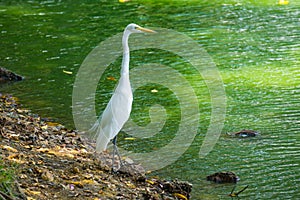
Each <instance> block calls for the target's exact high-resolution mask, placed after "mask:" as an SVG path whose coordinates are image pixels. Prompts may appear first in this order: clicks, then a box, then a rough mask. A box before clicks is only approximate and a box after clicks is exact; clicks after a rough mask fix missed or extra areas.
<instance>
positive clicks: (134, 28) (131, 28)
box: [125, 24, 156, 33]
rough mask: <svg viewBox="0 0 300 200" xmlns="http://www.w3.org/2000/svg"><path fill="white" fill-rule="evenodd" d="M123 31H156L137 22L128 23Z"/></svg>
mask: <svg viewBox="0 0 300 200" xmlns="http://www.w3.org/2000/svg"><path fill="white" fill-rule="evenodd" d="M125 31H129V32H130V33H156V32H155V31H153V30H151V29H147V28H143V27H141V26H139V25H137V24H128V26H127V27H126V29H125Z"/></svg>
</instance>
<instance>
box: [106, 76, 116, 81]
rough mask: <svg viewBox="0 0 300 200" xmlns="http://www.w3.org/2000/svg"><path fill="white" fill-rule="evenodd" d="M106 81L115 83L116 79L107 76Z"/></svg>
mask: <svg viewBox="0 0 300 200" xmlns="http://www.w3.org/2000/svg"><path fill="white" fill-rule="evenodd" d="M106 79H107V80H110V81H116V78H115V77H113V76H108V77H107V78H106Z"/></svg>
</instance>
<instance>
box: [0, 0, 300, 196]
mask: <svg viewBox="0 0 300 200" xmlns="http://www.w3.org/2000/svg"><path fill="white" fill-rule="evenodd" d="M224 2H225V1H224ZM226 2H227V1H226ZM251 2H253V1H251ZM275 2H276V3H273V1H260V2H258V3H249V2H248V1H246V0H244V1H241V3H240V4H229V3H220V1H204V2H201V3H199V1H174V2H173V3H172V5H169V3H165V2H164V1H143V2H138V3H137V2H134V1H132V2H129V3H124V4H123V3H122V4H120V3H118V1H116V2H112V1H89V2H88V3H87V2H85V1H82V3H80V2H77V3H76V4H74V3H72V2H64V1H42V2H41V1H25V2H23V3H20V2H19V1H9V2H2V3H0V16H1V17H0V30H1V32H0V34H1V47H2V48H1V50H0V52H1V53H0V65H1V66H2V67H7V68H8V69H10V70H13V71H15V72H17V73H18V74H21V75H23V76H25V78H26V79H25V81H23V82H21V83H16V84H13V85H5V86H1V88H0V90H1V92H9V93H13V94H14V95H15V96H17V97H19V98H20V100H21V103H22V104H23V105H24V106H25V107H28V108H30V109H32V110H33V111H34V112H37V113H40V114H41V115H43V116H52V117H54V118H57V119H58V120H59V121H62V122H63V123H65V124H67V125H68V126H69V127H73V122H72V113H71V98H72V97H71V95H72V86H73V82H74V80H75V74H76V73H77V71H78V69H79V67H80V65H81V63H82V61H83V60H84V58H85V57H86V55H88V53H89V52H90V51H91V50H92V49H93V48H94V47H95V46H97V45H98V44H99V42H101V41H103V40H105V39H106V38H108V37H110V36H112V35H114V34H116V33H119V32H122V30H123V28H124V27H125V26H126V25H127V24H129V23H131V22H135V23H138V24H141V25H145V26H146V27H148V26H149V27H150V26H151V27H163V28H168V29H174V30H176V31H179V32H182V33H184V34H186V35H188V36H190V37H192V38H193V39H194V40H196V41H197V42H198V43H199V44H200V45H201V46H202V47H204V48H205V49H206V51H207V52H208V53H209V54H210V56H211V57H212V58H213V60H214V62H215V63H216V65H217V67H218V69H219V70H220V73H221V76H222V78H223V81H224V85H225V89H226V95H227V113H226V123H225V127H224V129H223V134H222V135H221V137H220V139H219V141H218V143H217V145H216V146H215V148H214V149H213V151H212V152H211V153H210V154H208V156H206V157H204V158H201V159H200V158H199V157H198V154H197V153H198V152H199V148H200V146H201V144H202V141H203V138H204V137H205V133H206V131H207V128H208V127H207V126H208V124H209V120H210V114H211V108H210V106H211V102H210V94H209V92H208V91H207V87H206V85H205V82H204V81H203V82H202V83H198V82H197V83H195V82H193V81H194V80H196V79H198V77H197V78H196V77H194V76H195V73H194V72H193V70H189V68H188V66H187V65H186V63H185V61H184V60H182V59H181V58H179V57H178V56H176V55H173V54H172V53H168V52H159V51H158V53H155V52H156V50H155V51H153V52H150V54H151V55H153V57H152V58H151V56H148V55H147V56H144V54H143V52H132V56H133V58H132V65H131V68H132V69H133V68H134V67H135V66H138V65H140V64H141V63H147V62H150V63H151V62H154V61H155V62H158V63H160V64H164V65H166V66H170V67H172V68H174V69H175V70H177V71H178V72H180V73H182V74H183V76H184V77H185V78H186V79H187V80H189V82H190V84H191V86H192V87H193V88H195V93H196V95H197V98H198V101H199V110H200V124H199V130H198V134H197V136H196V138H195V140H194V142H193V144H192V146H191V147H190V148H189V149H188V150H187V152H186V153H185V154H184V155H183V156H182V157H180V159H179V160H178V161H177V162H176V163H174V164H172V165H171V166H169V167H167V168H164V169H163V170H160V171H158V172H155V173H157V174H159V175H160V176H164V177H166V178H168V177H171V178H180V179H186V180H189V181H191V182H192V183H193V184H194V187H193V197H194V198H195V199H200V198H201V199H228V198H229V197H228V196H227V195H228V194H229V193H230V191H231V190H232V187H233V185H230V184H229V185H227V184H225V185H221V184H219V185H217V184H214V183H210V182H207V181H206V180H205V177H206V175H208V174H212V173H215V172H217V171H234V172H235V173H236V174H237V175H238V176H239V177H240V179H241V180H240V181H239V182H238V188H243V187H244V186H245V185H249V187H248V188H247V190H245V191H244V192H243V193H241V194H240V195H239V196H240V198H244V199H278V200H279V199H297V197H298V198H299V196H297V195H299V193H300V191H299V180H300V173H299V167H300V166H299V159H300V154H299V150H300V145H299V131H300V121H299V117H300V116H299V115H300V114H299V113H300V112H299V108H300V101H299V99H300V88H299V85H300V70H299V56H300V44H299V41H300V33H299V14H300V12H299V3H297V2H295V1H290V2H289V5H282V6H280V5H277V4H278V2H277V1H275ZM150 51H151V50H150ZM147 52H148V53H149V51H147ZM144 53H146V52H144ZM146 58H147V59H148V58H149V60H146ZM120 61H121V59H119V60H117V61H116V62H115V63H113V64H112V65H111V66H109V67H108V68H107V70H106V72H105V73H106V74H105V76H103V77H101V80H100V82H101V86H105V87H101V88H98V90H97V101H98V102H97V106H98V108H97V109H98V111H101V110H103V109H104V107H105V105H106V103H107V101H108V99H109V98H110V96H111V91H112V89H113V88H114V86H115V84H116V81H112V80H110V79H107V77H114V78H115V79H116V80H117V79H118V78H119V75H118V74H119V66H120ZM63 70H65V71H70V72H73V75H70V74H66V73H64V72H63ZM154 89H155V90H157V91H160V88H157V87H156V86H155V87H154V86H153V85H152V86H151V85H148V86H145V87H144V88H140V89H139V90H137V91H136V97H135V98H136V99H135V100H136V106H137V107H136V108H135V111H134V112H133V116H132V117H133V120H134V121H135V123H139V124H141V125H143V126H147V123H149V116H148V113H149V112H148V111H149V109H147V108H149V107H151V105H155V104H159V105H162V104H161V103H160V102H159V103H157V102H152V100H161V101H162V102H163V103H164V104H163V105H166V107H164V108H165V112H166V113H167V114H168V115H169V117H168V118H166V122H165V124H164V127H166V128H165V129H164V132H163V134H161V135H155V137H157V138H159V140H160V141H164V142H165V143H164V144H167V142H168V141H170V140H171V139H172V138H173V137H174V135H173V132H174V130H176V128H178V126H177V124H176V121H178V115H177V114H178V109H177V108H176V105H178V102H177V100H176V98H175V97H174V95H173V96H172V94H168V95H169V96H168V98H165V101H163V100H164V98H160V99H158V98H154V99H151V100H148V99H149V98H150V97H151V96H150V97H149V96H147V94H148V93H147V91H151V90H154ZM166 92H167V93H168V92H169V91H166ZM158 93H159V92H158ZM152 96H153V94H152ZM149 101H150V102H151V103H153V104H149V105H148V104H147V102H149ZM143 102H144V104H139V103H143ZM138 105H141V106H138ZM142 105H144V106H145V107H143V106H142ZM172 106H173V108H172ZM167 108H168V109H167ZM179 117H180V116H179ZM138 119H139V120H140V121H139V122H137V121H136V120H138ZM242 129H253V130H258V131H259V132H260V133H261V134H260V136H258V137H255V138H232V137H228V136H227V134H226V132H236V131H239V130H242ZM151 138H152V139H153V138H154V137H151ZM151 138H150V139H151ZM147 141H149V140H147ZM142 142H143V140H141V144H140V145H139V146H136V148H141V147H142V146H147V145H143V143H142ZM151 142H153V144H155V142H157V141H155V140H153V141H151ZM121 143H122V144H123V146H124V147H125V146H126V145H128V143H129V142H128V141H121ZM128 148H130V144H129V146H128ZM147 150H149V149H145V151H147Z"/></svg>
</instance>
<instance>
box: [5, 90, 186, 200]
mask: <svg viewBox="0 0 300 200" xmlns="http://www.w3.org/2000/svg"><path fill="white" fill-rule="evenodd" d="M0 157H1V158H2V163H0V165H3V166H4V168H5V170H11V171H13V173H14V174H15V176H14V180H15V181H14V184H13V185H12V186H10V188H7V187H9V186H8V185H6V186H3V185H2V186H1V187H2V188H0V190H1V192H0V197H2V198H6V199H10V198H11V199H42V200H43V199H45V200H46V199H189V198H190V192H191V188H192V186H191V185H190V184H189V183H187V182H182V181H166V180H160V179H158V178H151V177H148V176H147V175H145V173H144V171H143V169H142V168H141V166H138V165H134V164H132V165H130V164H128V163H127V165H126V167H125V168H124V169H122V170H121V171H120V172H119V173H115V174H112V173H111V171H110V166H108V165H107V163H109V161H110V160H111V156H110V155H109V154H108V153H102V154H101V155H97V154H95V153H94V152H93V150H92V149H91V148H89V147H88V145H86V143H85V141H84V140H83V139H82V138H81V136H80V135H79V134H78V133H77V132H76V131H74V130H68V129H66V128H64V127H63V126H62V125H60V124H58V123H53V122H47V121H45V120H43V119H42V118H41V117H39V116H38V115H36V114H33V113H31V112H30V111H29V110H26V109H22V108H20V106H19V105H18V104H17V100H16V99H15V98H13V97H11V96H8V95H2V94H0ZM0 199H1V198H0Z"/></svg>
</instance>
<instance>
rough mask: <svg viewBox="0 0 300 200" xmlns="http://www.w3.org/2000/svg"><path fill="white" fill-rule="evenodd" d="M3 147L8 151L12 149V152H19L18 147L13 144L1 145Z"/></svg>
mask: <svg viewBox="0 0 300 200" xmlns="http://www.w3.org/2000/svg"><path fill="white" fill-rule="evenodd" d="M1 148H2V149H4V150H7V151H11V152H15V153H16V152H18V150H17V149H15V148H13V147H11V146H7V145H1Z"/></svg>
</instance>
